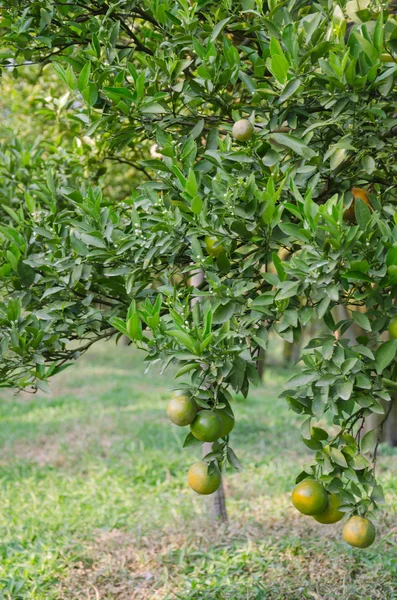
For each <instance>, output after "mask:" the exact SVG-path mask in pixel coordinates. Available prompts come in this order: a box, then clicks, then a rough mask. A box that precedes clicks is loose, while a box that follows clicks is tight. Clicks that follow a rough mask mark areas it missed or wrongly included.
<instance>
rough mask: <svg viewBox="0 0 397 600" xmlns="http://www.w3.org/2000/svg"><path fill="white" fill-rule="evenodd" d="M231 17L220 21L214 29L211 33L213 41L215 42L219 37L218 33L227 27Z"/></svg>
mask: <svg viewBox="0 0 397 600" xmlns="http://www.w3.org/2000/svg"><path fill="white" fill-rule="evenodd" d="M230 19H231V17H228V18H227V19H223V20H222V21H219V23H217V24H216V25H215V27H214V29H213V31H212V34H211V38H210V39H211V42H214V41H215V40H216V38H217V37H218V35H219V34H220V32H221V31H222V29H223V28H224V27H225V25H226V23H228V22H229V21H230Z"/></svg>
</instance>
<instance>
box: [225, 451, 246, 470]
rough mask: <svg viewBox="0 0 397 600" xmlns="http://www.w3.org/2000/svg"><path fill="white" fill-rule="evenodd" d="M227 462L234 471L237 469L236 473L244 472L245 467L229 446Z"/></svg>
mask: <svg viewBox="0 0 397 600" xmlns="http://www.w3.org/2000/svg"><path fill="white" fill-rule="evenodd" d="M227 460H228V461H229V464H230V465H231V466H232V467H233V468H234V469H236V471H242V470H243V467H242V466H241V463H240V461H239V459H238V458H237V456H236V454H235V452H234V450H233V449H232V448H230V446H228V448H227Z"/></svg>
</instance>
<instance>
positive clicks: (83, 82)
mask: <svg viewBox="0 0 397 600" xmlns="http://www.w3.org/2000/svg"><path fill="white" fill-rule="evenodd" d="M90 71H91V63H90V62H86V63H85V65H84V67H83V68H82V69H81V71H80V74H79V78H78V80H77V87H78V88H79V91H80V92H83V91H84V90H85V88H86V87H87V86H88V82H89V79H90Z"/></svg>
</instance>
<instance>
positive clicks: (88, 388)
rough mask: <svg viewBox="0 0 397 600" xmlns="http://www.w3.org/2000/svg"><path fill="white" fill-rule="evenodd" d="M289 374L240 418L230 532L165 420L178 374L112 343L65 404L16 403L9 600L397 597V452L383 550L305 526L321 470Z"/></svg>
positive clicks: (229, 487)
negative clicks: (306, 440)
mask: <svg viewBox="0 0 397 600" xmlns="http://www.w3.org/2000/svg"><path fill="white" fill-rule="evenodd" d="M287 376H288V373H287V372H285V371H284V372H283V371H277V370H275V369H271V370H268V371H267V373H266V377H265V383H264V387H262V388H261V389H254V390H252V391H251V392H250V394H249V398H248V400H247V401H245V400H243V399H240V400H238V402H237V405H236V406H235V407H234V408H235V414H236V427H235V430H234V432H233V447H234V449H235V450H236V452H237V454H238V456H239V458H240V460H241V462H242V463H243V466H244V470H243V472H241V473H229V474H228V475H227V478H226V492H227V502H228V512H229V519H230V524H229V527H228V528H225V527H224V526H222V525H220V526H218V527H214V526H213V525H211V524H209V523H208V521H207V519H206V506H207V505H206V500H205V499H204V498H203V497H200V496H198V495H196V494H195V493H194V492H193V491H192V490H190V489H189V487H188V485H187V481H186V475H187V470H188V468H189V466H190V465H191V464H192V463H193V462H195V460H197V459H198V458H199V451H198V450H197V449H186V450H183V449H182V448H181V442H182V439H183V438H184V435H185V434H186V432H187V429H186V428H178V427H175V426H173V425H171V424H170V423H169V422H168V421H167V419H166V417H165V406H166V402H167V399H168V392H167V388H168V386H171V385H172V377H171V373H169V374H167V375H163V376H160V375H159V374H158V373H157V372H156V371H155V370H154V369H153V370H151V371H150V372H149V373H148V374H147V375H145V376H144V375H143V364H142V357H141V355H140V354H138V353H137V352H134V351H132V350H131V349H130V348H126V347H120V348H116V347H114V345H113V344H112V343H108V344H103V345H97V346H95V347H94V348H93V349H92V350H91V352H90V353H89V354H87V355H86V356H84V357H83V358H81V359H80V360H79V361H78V362H77V364H76V365H75V366H74V367H71V368H69V369H67V370H66V371H65V372H64V373H62V375H61V376H58V377H57V378H56V379H55V380H54V381H53V382H52V395H51V396H46V395H36V396H29V395H27V394H23V395H20V396H17V397H15V396H12V395H11V393H9V392H7V391H2V392H1V394H0V395H1V398H2V401H1V405H0V410H1V428H0V443H1V465H0V468H1V494H0V498H1V506H0V526H1V528H0V552H1V562H0V584H1V587H0V589H2V591H1V592H0V598H4V599H12V600H20V599H32V600H33V599H34V600H39V599H40V600H44V599H45V600H62V599H67V600H75V599H76V600H77V599H79V600H80V599H85V600H87V599H93V600H94V599H95V600H98V599H101V600H105V599H106V600H127V599H128V600H133V599H134V600H135V599H139V600H146V599H147V600H149V599H150V600H160V599H161V600H165V599H181V600H182V599H183V600H185V599H203V600H215V599H216V600H224V599H230V600H243V599H244V600H247V599H250V600H251V599H263V600H265V599H266V600H267V599H269V600H270V599H279V600H298V599H301V598H309V599H313V598H314V599H315V600H323V599H324V600H333V599H335V600H336V599H337V600H341V599H343V600H353V599H354V600H375V599H381V600H392V599H395V598H397V519H396V512H397V476H396V473H397V451H396V450H391V449H389V448H386V447H384V446H382V447H381V453H380V459H379V467H378V468H379V477H380V480H381V483H382V484H383V485H384V488H385V492H386V498H387V502H388V506H387V507H386V508H385V511H384V513H383V514H380V515H379V518H378V521H377V529H378V538H377V540H376V542H375V543H374V545H373V546H371V548H369V549H368V550H362V551H360V550H353V549H351V548H349V547H348V546H347V545H346V544H345V543H344V542H343V541H342V539H341V529H342V524H343V521H342V522H340V523H337V524H336V525H333V526H325V525H320V524H318V523H316V522H315V521H314V520H313V519H312V518H311V517H304V516H303V515H300V514H299V513H298V512H297V511H296V510H295V509H294V508H293V507H292V505H291V501H290V493H291V489H292V487H293V485H294V479H295V477H296V475H297V473H298V472H299V470H300V467H301V466H302V465H303V464H304V463H305V462H306V461H308V460H309V453H308V454H305V450H304V447H303V444H302V443H301V441H300V439H299V423H300V419H299V417H298V416H297V415H295V414H294V413H292V412H290V411H288V409H287V406H286V404H285V401H284V400H279V399H277V396H278V394H279V392H280V390H281V387H282V382H283V381H284V380H285V379H286V378H287Z"/></svg>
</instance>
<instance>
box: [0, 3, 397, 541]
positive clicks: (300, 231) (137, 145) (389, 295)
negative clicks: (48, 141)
mask: <svg viewBox="0 0 397 600" xmlns="http://www.w3.org/2000/svg"><path fill="white" fill-rule="evenodd" d="M364 5H365V6H364ZM2 6H3V8H5V9H7V10H6V12H5V14H4V17H3V21H2V27H3V35H2V45H3V48H4V52H3V55H2V56H3V58H2V63H3V66H4V68H5V70H6V71H12V72H13V74H14V76H17V74H18V69H19V65H27V64H28V65H30V64H33V63H39V64H40V65H41V66H44V71H46V70H48V69H50V68H52V69H54V70H55V72H56V74H57V75H58V76H59V77H60V79H61V81H62V82H63V84H64V85H65V86H68V88H69V90H70V93H71V94H73V96H74V98H75V103H74V104H72V105H71V109H73V108H74V110H75V111H76V113H75V116H76V118H78V119H79V121H80V122H82V123H84V124H86V126H87V129H86V132H85V134H86V136H88V137H90V138H93V139H94V140H96V142H95V143H99V144H100V147H101V152H102V153H103V155H104V156H111V157H114V158H116V159H117V160H119V161H121V162H125V161H128V163H131V162H133V163H134V164H136V163H137V160H138V162H139V168H140V169H144V170H145V173H147V174H148V177H147V179H148V180H147V181H146V182H145V183H143V184H142V185H141V186H140V187H139V188H138V189H131V193H130V194H128V195H127V196H126V197H125V198H124V199H123V201H119V202H114V201H113V200H112V198H111V197H109V198H107V197H106V196H104V194H103V192H102V190H101V189H100V186H91V187H89V188H88V187H87V186H85V185H82V184H81V182H80V181H76V182H74V184H73V182H72V183H71V184H70V186H67V187H61V188H59V189H58V188H57V186H56V185H55V184H54V185H53V184H52V183H51V182H50V183H49V185H48V186H47V187H48V190H47V192H45V194H44V195H45V198H41V199H39V204H40V210H39V219H38V220H37V219H36V220H35V219H33V218H32V212H35V213H36V214H37V210H36V206H35V210H34V211H32V207H31V206H30V207H29V206H27V207H25V206H23V205H20V206H19V207H18V208H17V210H13V211H12V212H10V210H7V215H9V220H8V222H5V223H4V224H3V225H2V227H1V228H0V233H1V235H2V236H3V240H4V244H3V247H2V251H1V261H2V262H1V271H0V273H1V277H2V279H1V286H2V294H3V297H4V298H5V299H4V302H3V304H2V306H1V307H0V327H1V332H2V344H1V348H2V360H1V376H2V382H3V385H12V386H16V387H20V388H27V387H29V388H32V387H33V388H35V387H41V388H46V386H47V383H46V382H47V379H48V378H49V377H50V376H51V375H52V374H54V373H55V372H57V371H58V370H59V369H60V368H63V367H64V366H65V365H66V364H68V362H69V361H70V359H71V358H74V357H76V356H77V355H78V353H79V352H82V351H84V350H85V349H87V348H88V347H89V346H90V345H91V344H92V343H93V342H95V341H96V340H98V339H101V338H107V337H110V336H112V335H113V334H114V331H115V330H117V331H119V332H121V333H123V334H125V335H128V336H129V337H130V338H131V339H132V340H134V342H135V343H136V344H137V346H138V347H140V348H142V349H143V350H145V352H146V353H147V359H146V360H147V363H148V366H150V364H151V363H154V362H158V361H161V363H162V364H163V366H164V367H166V366H167V365H169V364H174V365H176V366H177V367H178V371H177V375H176V376H177V378H180V377H182V376H185V379H184V381H185V382H184V383H179V384H178V389H179V390H180V391H181V392H185V395H187V397H189V398H192V399H194V402H195V405H196V407H199V408H201V409H204V412H203V413H198V416H197V419H198V421H199V422H198V423H196V421H194V422H193V425H192V429H193V432H194V433H195V435H193V434H189V435H188V436H187V438H186V442H185V445H192V444H196V443H198V439H197V438H198V437H200V436H201V439H200V440H199V443H201V442H202V441H204V442H206V441H213V440H210V439H208V438H209V437H213V436H212V434H214V436H216V434H215V433H214V431H212V432H211V436H209V435H207V434H201V433H200V434H199V433H198V431H199V429H200V430H201V431H202V430H206V427H204V425H203V423H202V422H201V421H202V420H204V419H210V418H211V419H212V417H213V416H214V415H215V411H221V414H222V415H225V414H227V413H228V412H229V416H230V403H231V402H232V400H233V398H232V394H231V390H234V391H235V392H236V393H240V392H241V393H242V394H243V395H244V396H246V395H247V393H248V389H249V385H250V384H251V383H252V384H254V385H255V384H257V383H258V375H257V370H256V366H255V364H256V360H257V358H258V354H259V352H260V349H261V348H264V349H265V348H266V344H267V339H268V333H269V331H274V332H276V333H277V334H278V335H280V336H281V337H282V338H283V339H284V340H286V341H288V342H293V341H296V342H297V341H298V340H299V338H300V335H301V332H302V329H303V328H304V327H306V326H307V324H308V323H309V322H310V321H311V320H312V319H313V318H319V319H321V320H323V322H324V325H325V327H326V331H325V333H324V334H323V335H321V336H319V337H318V338H316V339H313V340H312V341H311V342H310V343H309V345H308V346H307V348H306V350H305V351H304V352H303V354H302V361H303V365H304V367H303V371H302V373H300V374H298V375H296V376H294V377H293V378H292V379H291V380H290V381H289V383H288V389H287V390H286V391H285V392H284V394H283V395H284V397H285V398H286V400H287V402H288V403H289V405H290V406H291V408H292V409H293V410H295V411H296V412H298V413H300V414H303V415H305V417H306V418H305V420H304V422H303V424H302V438H303V442H304V443H305V444H306V445H307V446H308V447H309V448H311V449H312V450H313V451H314V452H315V456H314V461H313V465H312V466H310V467H305V470H304V471H302V473H301V474H300V475H299V476H298V482H299V481H302V480H308V481H309V482H310V481H313V480H317V482H321V483H322V484H323V485H325V487H326V488H327V491H328V492H329V493H337V494H338V495H339V497H340V498H341V500H342V503H343V507H342V510H344V511H346V512H349V513H351V514H356V513H357V515H358V516H360V515H364V514H371V511H372V509H373V508H375V507H376V505H377V503H378V502H379V501H381V500H382V491H381V488H380V486H378V485H377V484H376V480H375V477H374V466H373V464H372V463H371V462H370V460H368V458H367V457H365V456H364V455H365V454H366V453H367V452H368V451H370V450H371V449H372V448H373V447H374V445H375V442H376V435H375V433H374V431H370V432H368V433H367V434H366V435H365V437H363V436H362V427H361V424H362V421H363V419H365V418H367V417H368V416H369V415H371V414H372V413H383V411H384V409H383V407H382V401H386V402H390V394H389V391H388V388H395V387H396V383H395V381H394V380H395V373H396V363H395V355H396V351H397V342H396V340H395V339H391V340H390V341H386V342H383V343H380V335H381V334H382V333H383V331H384V330H386V329H387V327H388V325H389V322H390V319H391V318H393V317H394V316H395V315H396V313H397V310H396V308H395V304H394V297H395V282H396V281H397V279H396V272H397V246H396V244H397V239H396V236H397V230H396V225H395V223H396V221H395V200H396V186H395V184H394V178H395V170H396V165H395V160H394V152H395V136H394V129H393V128H394V127H395V126H396V125H397V119H396V118H395V116H394V115H395V113H396V106H395V104H396V98H395V92H394V78H395V72H396V65H395V59H394V55H395V50H396V38H397V22H396V20H395V17H394V15H393V14H391V13H390V12H388V11H386V10H385V6H384V4H383V3H381V2H372V3H370V2H369V1H367V0H366V1H365V2H360V4H358V2H356V1H355V0H353V1H349V2H347V3H345V2H338V3H331V2H328V1H323V0H322V1H320V2H319V3H316V4H314V3H310V4H307V3H304V2H300V1H299V0H297V1H294V0H291V2H289V3H288V5H287V4H285V3H278V2H275V1H273V0H271V1H270V0H269V2H267V3H266V2H262V1H261V0H242V1H241V2H233V3H228V2H222V3H221V4H220V5H219V3H215V2H212V1H206V0H201V1H199V2H188V1H187V0H179V1H177V2H174V1H171V0H162V1H158V2H151V1H149V0H148V1H144V2H140V3H137V2H135V1H134V0H126V1H121V2H117V3H116V2H104V1H102V0H98V1H97V2H85V3H78V2H59V3H56V4H54V3H52V2H50V1H49V0H48V1H47V0H42V1H39V2H33V3H31V4H29V6H28V7H27V8H26V7H25V6H24V3H18V2H17V3H15V2H2ZM347 19H350V21H351V22H350V23H349V26H348V27H347V26H346V21H347ZM50 63H51V67H49V66H48V65H49V64H50ZM153 144H157V152H158V154H159V155H161V156H155V157H154V158H153V157H151V158H150V154H149V151H150V147H151V146H152V145H153ZM282 249H287V251H288V254H289V256H290V258H289V260H288V261H286V260H282V258H280V250H282ZM197 270H200V271H201V272H202V273H203V282H202V284H201V285H200V287H194V286H192V285H189V284H188V283H187V280H188V278H189V277H190V276H191V275H192V274H194V273H196V272H197ZM176 276H178V277H176ZM158 280H160V281H158ZM154 281H156V285H154V284H153V282H154ZM197 299H201V302H197V301H196V300H197ZM98 304H100V305H101V306H102V307H103V306H105V307H107V309H106V311H105V310H103V309H98V308H97V306H98ZM337 305H344V306H352V307H354V306H361V307H365V311H364V312H360V311H354V312H352V314H351V318H343V319H341V320H339V321H338V320H337V321H335V319H334V317H333V315H332V312H331V311H332V309H333V307H334V306H337ZM352 322H356V323H357V324H358V325H359V326H360V327H362V328H363V329H364V331H365V332H366V334H365V335H363V336H360V337H359V338H358V340H357V342H356V343H354V342H353V343H349V341H348V340H346V339H343V338H342V337H341V334H343V332H344V331H345V330H346V329H348V328H349V327H350V326H351V324H352ZM75 340H80V341H81V342H82V344H81V346H80V347H79V350H78V351H76V350H75V349H73V347H71V342H73V341H75ZM328 417H329V418H328ZM211 422H212V423H213V424H214V423H215V422H216V419H215V421H214V419H212V421H211ZM320 425H321V426H320ZM217 427H218V426H217V425H214V429H217ZM218 429H219V428H218ZM217 433H218V434H219V435H218V436H217V440H216V441H215V443H214V446H213V448H212V452H211V453H210V454H209V455H207V458H206V460H207V461H208V462H209V463H210V467H209V471H208V472H207V476H208V477H209V478H212V479H213V478H214V477H215V478H216V473H217V468H218V464H219V465H220V466H221V467H222V468H223V467H224V466H225V464H226V462H227V461H229V462H230V463H231V464H232V465H233V466H238V461H237V459H236V457H235V455H234V453H233V451H232V449H231V447H230V445H229V436H228V435H225V436H223V437H222V436H221V435H220V431H218V432H217ZM219 436H220V437H219ZM214 439H215V438H214ZM317 482H316V481H314V483H317ZM370 533H371V532H370ZM370 537H371V536H370ZM349 539H350V538H349Z"/></svg>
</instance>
